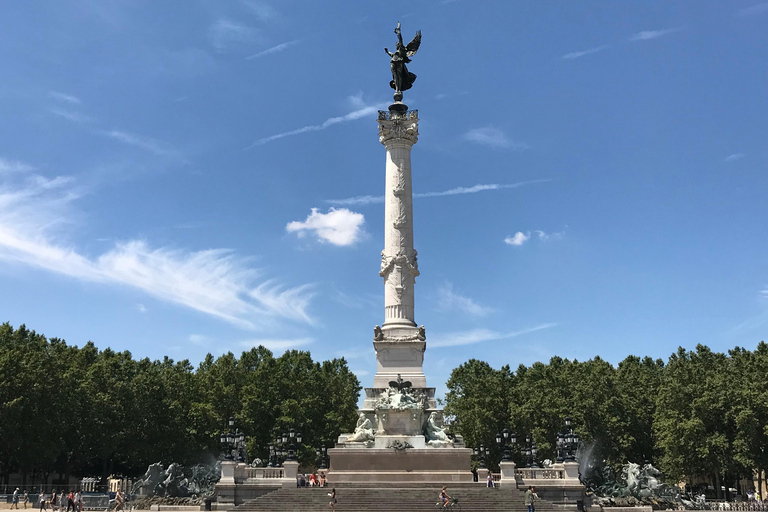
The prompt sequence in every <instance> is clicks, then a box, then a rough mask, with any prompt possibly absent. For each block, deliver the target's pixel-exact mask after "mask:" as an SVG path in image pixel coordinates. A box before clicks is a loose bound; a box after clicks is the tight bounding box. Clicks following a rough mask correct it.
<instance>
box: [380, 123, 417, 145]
mask: <svg viewBox="0 0 768 512" xmlns="http://www.w3.org/2000/svg"><path fill="white" fill-rule="evenodd" d="M418 140H419V119H418V118H417V117H415V116H414V117H398V118H394V119H379V142H381V143H382V144H384V145H385V146H386V145H388V144H390V143H392V142H400V143H405V144H408V145H411V146H412V145H414V144H416V142H417V141H418Z"/></svg>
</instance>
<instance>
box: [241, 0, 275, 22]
mask: <svg viewBox="0 0 768 512" xmlns="http://www.w3.org/2000/svg"><path fill="white" fill-rule="evenodd" d="M241 1H242V3H243V5H245V6H246V7H247V8H248V10H250V11H251V12H252V13H253V14H255V15H256V17H257V18H259V20H261V21H262V22H268V21H271V20H273V19H275V18H277V16H278V12H277V11H276V10H275V8H274V7H272V6H271V5H270V4H269V3H267V2H263V1H261V0H241Z"/></svg>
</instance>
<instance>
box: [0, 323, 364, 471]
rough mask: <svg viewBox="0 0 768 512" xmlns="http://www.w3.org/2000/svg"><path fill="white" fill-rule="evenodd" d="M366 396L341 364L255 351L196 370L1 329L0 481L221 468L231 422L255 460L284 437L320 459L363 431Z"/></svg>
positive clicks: (295, 354)
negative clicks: (292, 435) (344, 437)
mask: <svg viewBox="0 0 768 512" xmlns="http://www.w3.org/2000/svg"><path fill="white" fill-rule="evenodd" d="M360 389H361V388H360V383H359V382H358V380H357V377H356V376H355V375H354V374H353V373H352V372H350V370H349V368H348V367H347V363H346V361H345V360H344V359H343V358H342V359H333V360H331V361H324V362H322V363H317V362H313V361H312V358H311V356H310V354H309V352H300V351H288V352H286V353H285V354H283V355H282V356H280V357H277V358H276V357H274V356H273V354H272V352H270V351H269V350H267V349H266V348H264V347H257V348H253V349H251V350H249V351H246V352H243V353H242V355H241V356H240V357H239V358H237V357H236V356H235V355H233V354H232V353H228V354H225V355H222V356H221V357H219V358H214V357H213V356H211V355H210V354H209V355H208V356H206V358H205V360H204V361H203V362H202V363H200V365H199V366H198V367H197V369H195V368H193V367H192V365H191V364H190V363H189V361H187V360H183V361H178V362H174V361H173V360H171V359H169V358H167V357H166V358H165V359H163V360H162V361H151V360H149V359H141V360H136V359H134V358H133V357H132V356H131V354H130V352H127V351H126V352H115V351H113V350H110V349H106V350H101V351H100V350H98V349H97V348H96V347H95V346H94V344H93V343H91V342H89V343H87V344H85V345H84V346H83V347H80V348H79V347H77V346H72V345H68V344H66V343H65V342H64V341H63V340H61V339H58V338H51V339H47V338H46V337H45V336H43V335H42V334H38V333H36V332H34V331H30V330H28V329H27V328H26V327H25V326H23V325H22V326H21V327H19V328H18V329H15V330H14V329H13V328H12V327H11V326H10V325H9V324H8V323H6V324H2V325H0V439H2V442H0V479H2V478H3V477H5V478H7V475H8V474H9V473H15V472H21V473H22V474H24V478H25V481H26V483H27V485H33V484H34V483H36V482H37V483H48V481H49V478H51V477H56V476H57V475H59V476H65V475H66V476H68V475H77V476H85V475H102V476H106V475H108V474H125V475H131V476H133V475H138V474H142V473H143V472H144V470H145V469H146V467H147V465H148V464H150V463H153V462H157V461H163V462H164V463H166V464H168V463H170V462H171V461H176V462H179V463H181V464H194V463H197V462H200V461H202V460H205V459H212V458H213V457H216V456H218V454H219V451H220V447H219V433H220V432H221V431H222V430H223V429H224V428H225V427H226V419H227V418H228V417H229V416H230V415H234V417H235V420H236V424H237V426H238V427H239V428H240V429H241V430H243V431H244V432H245V433H246V434H247V437H246V446H247V449H248V453H249V455H250V456H251V457H256V456H258V457H262V458H266V457H267V445H268V443H269V442H270V440H272V439H274V435H275V434H276V433H278V432H283V431H287V430H288V429H290V428H291V427H295V428H297V429H298V430H300V431H301V432H302V434H303V437H304V446H303V447H302V448H301V450H300V452H299V458H300V460H302V459H306V460H310V459H312V458H313V457H314V449H313V447H314V446H317V445H319V444H321V443H329V442H333V441H334V440H335V438H336V437H337V436H338V435H339V433H340V432H344V431H347V432H348V431H351V430H353V429H354V425H355V421H356V409H357V399H358V395H359V392H360ZM0 481H2V480H0Z"/></svg>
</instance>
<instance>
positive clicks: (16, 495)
mask: <svg viewBox="0 0 768 512" xmlns="http://www.w3.org/2000/svg"><path fill="white" fill-rule="evenodd" d="M12 500H13V501H11V508H15V509H16V510H19V488H18V487H17V488H16V490H15V491H13V498H12Z"/></svg>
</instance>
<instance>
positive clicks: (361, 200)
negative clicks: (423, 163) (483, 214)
mask: <svg viewBox="0 0 768 512" xmlns="http://www.w3.org/2000/svg"><path fill="white" fill-rule="evenodd" d="M548 181H552V180H551V179H549V178H545V179H540V180H528V181H520V182H517V183H487V184H478V185H474V186H472V187H456V188H452V189H449V190H443V191H440V192H421V193H417V194H413V197H414V199H419V198H424V197H443V196H455V195H459V194H476V193H478V192H486V191H488V190H502V189H508V188H518V187H522V186H524V185H530V184H532V183H546V182H548ZM325 202H326V203H331V204H340V205H353V204H372V203H383V202H384V196H356V197H348V198H346V199H326V200H325Z"/></svg>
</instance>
